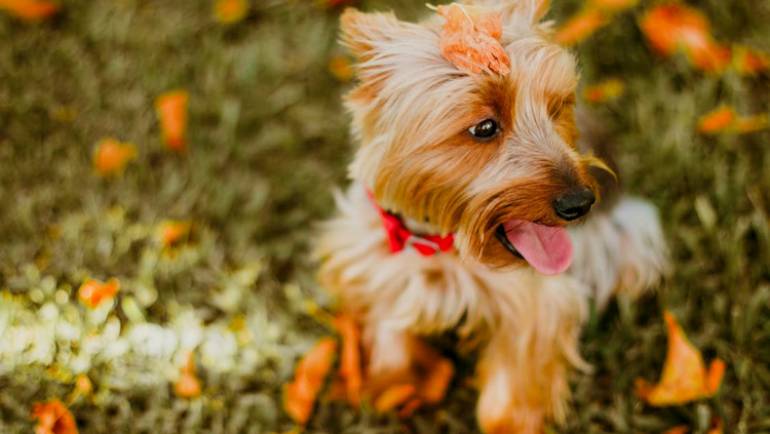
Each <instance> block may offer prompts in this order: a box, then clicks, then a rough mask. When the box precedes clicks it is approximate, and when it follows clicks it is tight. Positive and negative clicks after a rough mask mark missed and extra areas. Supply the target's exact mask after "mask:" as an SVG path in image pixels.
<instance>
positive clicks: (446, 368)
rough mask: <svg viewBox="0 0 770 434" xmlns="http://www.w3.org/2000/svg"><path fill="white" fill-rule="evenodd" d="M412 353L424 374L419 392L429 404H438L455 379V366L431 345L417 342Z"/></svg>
mask: <svg viewBox="0 0 770 434" xmlns="http://www.w3.org/2000/svg"><path fill="white" fill-rule="evenodd" d="M411 351H412V354H413V356H414V359H415V363H416V364H417V365H418V367H419V369H420V371H421V372H423V373H424V375H423V378H422V380H421V381H420V384H419V385H418V388H417V392H418V395H419V397H420V399H421V400H422V401H424V402H425V403H427V404H437V403H439V402H441V400H443V399H444V396H445V395H446V392H447V390H448V389H449V384H450V383H451V382H452V378H453V377H454V365H453V364H452V362H451V361H450V360H449V359H447V358H445V357H443V356H441V354H439V353H438V352H437V351H436V350H435V349H433V348H431V347H430V346H429V345H427V344H425V343H423V342H421V341H419V340H415V341H413V342H412V344H411Z"/></svg>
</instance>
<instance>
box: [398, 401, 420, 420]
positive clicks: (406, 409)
mask: <svg viewBox="0 0 770 434" xmlns="http://www.w3.org/2000/svg"><path fill="white" fill-rule="evenodd" d="M420 407H422V400H421V399H419V398H412V399H410V400H409V401H407V402H406V404H404V405H403V406H402V407H401V408H400V409H399V410H398V417H400V418H401V419H406V418H408V417H410V416H412V415H413V414H414V412H415V411H417V409H419V408H420Z"/></svg>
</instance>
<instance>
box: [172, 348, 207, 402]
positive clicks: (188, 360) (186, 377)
mask: <svg viewBox="0 0 770 434" xmlns="http://www.w3.org/2000/svg"><path fill="white" fill-rule="evenodd" d="M174 393H176V396H178V397H180V398H185V399H190V398H197V397H199V396H200V395H201V382H200V380H199V379H198V377H197V376H196V375H195V359H194V358H193V353H192V352H190V353H187V356H186V357H185V363H184V365H182V367H181V368H180V369H179V379H177V381H176V383H174Z"/></svg>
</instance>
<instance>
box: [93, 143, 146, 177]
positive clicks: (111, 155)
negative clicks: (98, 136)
mask: <svg viewBox="0 0 770 434" xmlns="http://www.w3.org/2000/svg"><path fill="white" fill-rule="evenodd" d="M135 158H136V146H134V145H133V144H132V143H123V142H121V141H119V140H117V139H113V138H106V139H102V140H100V141H99V143H97V144H96V148H95V149H94V154H93V165H94V168H95V169H96V171H97V172H98V173H99V175H101V176H110V175H118V174H120V173H122V172H123V169H125V167H126V164H128V162H129V161H131V160H133V159H135Z"/></svg>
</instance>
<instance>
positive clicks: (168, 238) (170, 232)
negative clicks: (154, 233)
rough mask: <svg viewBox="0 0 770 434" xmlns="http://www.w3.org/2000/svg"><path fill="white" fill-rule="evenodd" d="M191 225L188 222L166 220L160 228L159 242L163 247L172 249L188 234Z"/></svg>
mask: <svg viewBox="0 0 770 434" xmlns="http://www.w3.org/2000/svg"><path fill="white" fill-rule="evenodd" d="M190 229H192V223H190V222H188V221H178V220H167V221H165V222H163V223H162V224H161V226H160V241H161V243H162V244H163V247H166V248H168V247H172V246H174V245H176V244H178V243H179V242H180V241H182V240H183V239H184V238H186V237H187V236H188V235H189V234H190Z"/></svg>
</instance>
